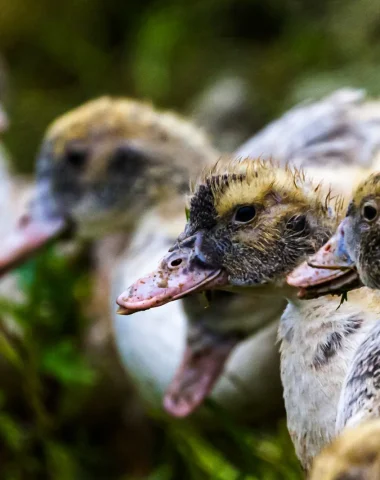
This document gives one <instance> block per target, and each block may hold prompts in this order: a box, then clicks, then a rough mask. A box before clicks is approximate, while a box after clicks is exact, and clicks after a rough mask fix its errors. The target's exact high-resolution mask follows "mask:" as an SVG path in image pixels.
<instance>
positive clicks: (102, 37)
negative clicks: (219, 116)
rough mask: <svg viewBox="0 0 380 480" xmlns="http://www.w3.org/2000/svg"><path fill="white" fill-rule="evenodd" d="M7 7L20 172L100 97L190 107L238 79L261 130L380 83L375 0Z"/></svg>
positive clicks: (5, 49)
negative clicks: (46, 136)
mask: <svg viewBox="0 0 380 480" xmlns="http://www.w3.org/2000/svg"><path fill="white" fill-rule="evenodd" d="M0 12H1V13H0V48H1V52H2V55H3V64H4V67H5V70H6V72H7V80H6V81H2V82H1V87H2V90H3V91H4V97H5V99H6V100H5V102H6V107H7V110H8V112H9V115H10V118H11V121H12V128H11V130H10V131H9V133H8V134H7V137H6V143H7V146H8V147H9V149H10V150H11V151H12V154H13V156H14V159H15V162H16V163H17V165H18V167H19V168H21V169H23V170H24V171H30V170H31V169H32V165H33V155H34V152H35V151H36V148H37V145H38V143H39V141H40V138H41V135H42V133H43V131H44V129H45V128H46V126H47V124H48V123H49V122H50V121H51V120H52V119H53V118H54V117H56V116H57V115H59V114H62V113H63V112H65V111H66V110H68V109H69V108H72V107H74V106H76V105H78V104H79V103H82V102H83V101H85V100H87V99H90V98H92V97H95V96H98V95H102V94H104V93H109V94H114V95H129V96H133V97H139V98H145V99H149V100H152V101H153V102H155V103H157V104H158V105H159V106H161V107H169V108H175V109H177V110H181V111H184V112H186V111H187V112H188V111H189V109H191V106H192V103H193V101H194V98H195V97H197V96H198V95H199V94H200V93H201V92H202V91H203V90H204V89H205V88H210V86H212V85H213V83H215V82H218V81H221V79H222V78H224V77H231V76H238V77H239V78H241V79H242V80H243V82H244V85H245V88H246V95H247V96H248V98H249V102H250V103H249V105H250V109H249V121H250V127H251V128H252V129H253V128H255V127H256V128H257V127H259V126H261V125H263V124H264V123H265V122H267V121H268V120H269V119H270V118H272V117H273V116H274V115H276V114H278V113H279V112H281V111H282V110H284V109H285V108H287V107H288V106H290V105H292V104H293V103H295V102H298V101H300V100H302V99H304V98H307V97H309V96H312V97H315V96H317V95H318V94H322V93H325V92H327V91H330V90H332V89H334V88H336V87H338V86H342V85H349V86H358V87H361V88H362V87H365V88H367V89H368V91H369V92H370V93H372V94H377V93H378V91H379V88H380V87H379V85H380V68H379V67H378V59H379V58H380V55H379V54H380V43H379V39H380V5H379V3H378V2H374V1H373V0H351V1H334V0H320V1H318V2H310V1H309V0H267V1H265V2H263V1H261V0H240V1H233V0H218V1H215V0H202V1H194V2H187V1H185V0H182V1H181V0H176V1H173V0H158V1H157V0H156V1H148V0H144V1H141V0H139V1H137V0H129V1H117V0H108V1H107V2H105V1H102V0H67V1H65V2H50V1H48V0H34V1H33V3H32V4H31V3H30V2H28V1H26V0H12V1H9V0H0ZM247 121H248V120H247ZM251 131H252V130H251Z"/></svg>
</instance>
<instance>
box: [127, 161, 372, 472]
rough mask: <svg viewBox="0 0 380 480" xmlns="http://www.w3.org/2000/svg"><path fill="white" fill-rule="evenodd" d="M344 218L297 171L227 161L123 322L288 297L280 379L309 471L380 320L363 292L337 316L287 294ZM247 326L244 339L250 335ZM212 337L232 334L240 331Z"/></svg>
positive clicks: (130, 294) (328, 303)
mask: <svg viewBox="0 0 380 480" xmlns="http://www.w3.org/2000/svg"><path fill="white" fill-rule="evenodd" d="M341 212H342V208H341V202H340V201H338V200H337V199H335V200H333V199H332V195H331V193H328V192H326V191H324V190H323V188H322V185H315V184H313V182H310V181H309V180H308V179H307V178H306V177H305V176H304V175H303V174H302V173H301V172H298V171H297V170H293V169H291V168H285V169H284V168H279V167H277V166H276V165H273V164H271V163H269V162H262V161H257V160H256V161H255V160H249V159H248V160H245V161H242V162H237V161H233V162H231V163H227V165H225V164H223V163H222V162H221V163H220V165H219V166H217V167H216V168H215V169H214V170H212V171H211V172H210V173H209V174H207V175H206V176H205V177H204V178H203V179H202V180H201V181H200V182H199V183H198V184H197V186H196V187H195V189H194V192H193V195H192V196H191V198H190V204H189V220H188V222H187V224H186V227H185V230H184V232H183V233H182V234H181V235H180V236H179V237H178V239H177V242H176V244H175V245H174V247H173V248H172V249H171V250H170V251H169V253H168V254H167V255H166V256H165V257H164V259H163V260H162V261H161V263H160V265H159V268H158V269H157V270H156V271H155V272H153V273H152V274H151V275H150V276H147V277H143V278H142V279H141V280H139V281H137V282H136V283H135V284H134V285H132V286H131V287H130V289H129V290H128V291H127V292H125V293H123V294H122V295H120V296H119V298H118V304H119V305H120V307H121V308H120V313H124V314H131V313H134V312H135V311H138V310H141V309H147V308H152V307H156V306H160V305H163V304H165V303H167V302H171V301H172V300H176V299H179V298H182V297H184V296H185V295H187V294H188V293H189V292H199V291H202V290H212V289H227V290H231V291H239V292H240V291H244V290H245V291H248V292H249V294H250V298H257V299H262V298H266V299H267V300H268V301H269V302H274V301H278V299H279V298H286V299H287V300H288V301H289V304H288V307H287V308H286V310H285V312H284V314H283V315H282V319H281V324H280V329H279V338H280V340H281V362H282V365H281V375H282V380H283V387H284V398H285V406H286V410H287V417H288V427H289V431H290V434H291V437H292V439H293V442H294V444H295V447H296V452H297V454H298V456H299V458H300V460H301V463H302V465H303V466H304V468H305V469H309V468H310V465H311V462H312V459H313V458H314V456H315V455H316V454H317V453H319V451H320V450H321V448H322V447H323V446H324V445H326V444H327V443H328V442H330V441H331V440H332V439H333V438H334V436H335V422H336V416H337V410H338V402H339V398H340V394H341V390H342V386H343V382H344V379H345V373H346V372H347V370H348V368H349V365H350V363H351V361H352V357H353V355H354V353H355V346H356V345H357V344H360V343H361V341H362V339H363V337H364V336H365V335H366V332H368V330H369V329H370V328H371V326H372V325H373V322H375V321H376V318H377V316H378V315H379V313H380V305H379V304H377V303H376V302H373V303H370V302H367V301H364V302H363V304H360V299H361V297H362V293H358V295H357V297H358V299H357V300H358V303H354V304H351V303H350V304H347V303H346V304H344V305H342V307H341V308H340V309H339V310H337V306H338V301H337V300H336V299H335V298H333V297H328V298H323V299H317V300H313V301H311V302H299V301H298V300H297V298H296V297H295V294H294V292H293V290H292V289H290V288H289V287H288V286H287V285H286V275H287V274H288V273H289V272H290V271H291V270H292V269H293V268H294V267H295V266H296V265H297V264H299V263H300V262H302V260H303V259H304V258H305V256H307V255H308V252H311V251H313V250H317V249H318V246H319V245H321V244H322V243H323V242H324V241H325V239H326V238H327V237H328V236H329V235H330V232H331V231H333V230H334V229H335V227H336V225H337V222H338V220H339V218H340V214H341ZM239 327H240V328H241V333H242V337H243V336H244V333H245V334H248V333H249V330H248V329H247V326H245V330H244V329H243V328H242V327H241V326H239V325H238V324H237V325H235V326H234V329H235V330H236V329H237V328H239ZM212 328H213V329H214V330H215V331H220V332H223V333H224V335H227V334H228V330H229V329H231V324H229V325H228V324H227V325H224V323H223V322H218V323H215V324H214V325H213V326H212ZM198 362H200V363H201V362H202V356H201V357H200V358H199V359H198ZM176 393H178V392H176ZM172 400H173V401H175V400H178V398H177V397H176V396H175V395H174V396H173V399H172Z"/></svg>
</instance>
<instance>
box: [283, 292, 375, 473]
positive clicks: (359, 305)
mask: <svg viewBox="0 0 380 480" xmlns="http://www.w3.org/2000/svg"><path fill="white" fill-rule="evenodd" d="M352 297H353V298H352V299H350V302H348V303H347V302H345V303H344V304H342V305H341V306H340V307H339V309H337V307H338V305H339V300H338V299H337V298H334V297H330V296H329V297H324V298H320V299H316V300H310V301H308V302H300V301H297V300H295V301H293V302H292V301H291V302H290V303H289V305H288V306H287V308H286V310H285V312H284V314H283V316H282V318H281V323H280V328H279V339H280V340H281V377H282V383H283V386H284V399H285V407H286V412H287V423H288V428H289V432H290V435H291V438H292V440H293V443H294V445H295V448H296V452H297V455H298V457H299V458H300V460H301V462H302V464H303V465H304V467H305V468H306V469H309V468H310V466H311V463H312V460H313V458H314V457H315V455H317V454H318V453H319V452H320V450H321V449H322V448H323V447H324V446H325V445H326V444H328V443H330V442H331V440H332V439H333V438H335V436H336V434H337V433H339V432H340V431H341V430H342V425H341V422H340V420H339V416H340V408H341V407H340V398H341V395H342V392H344V384H345V379H346V378H347V373H348V372H349V370H350V367H351V365H352V364H353V361H354V357H355V355H356V353H357V351H358V349H359V348H360V346H361V344H362V343H363V341H364V340H365V339H366V338H367V337H368V335H369V333H370V332H371V331H372V329H373V327H374V326H375V325H376V324H377V319H378V318H379V315H380V296H379V295H377V294H376V293H375V294H374V293H373V292H371V291H370V290H369V289H365V288H364V289H360V290H358V291H357V293H355V294H354V295H352ZM370 299H372V301H370ZM337 417H338V421H337Z"/></svg>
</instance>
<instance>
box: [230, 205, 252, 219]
mask: <svg viewBox="0 0 380 480" xmlns="http://www.w3.org/2000/svg"><path fill="white" fill-rule="evenodd" d="M255 215H256V208H255V207H254V206H253V205H245V206H244V207H239V208H238V209H237V210H236V212H235V218H234V220H235V222H238V223H248V222H250V221H251V220H253V219H254V218H255Z"/></svg>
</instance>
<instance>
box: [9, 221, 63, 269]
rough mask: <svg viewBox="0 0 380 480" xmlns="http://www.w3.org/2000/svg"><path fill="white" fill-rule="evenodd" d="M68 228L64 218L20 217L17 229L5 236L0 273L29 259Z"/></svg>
mask: <svg viewBox="0 0 380 480" xmlns="http://www.w3.org/2000/svg"><path fill="white" fill-rule="evenodd" d="M66 228H67V222H66V221H65V220H64V219H63V218H52V219H46V220H40V219H39V220H35V219H33V218H32V217H30V216H24V217H22V218H21V219H20V221H19V223H18V225H17V227H16V228H15V230H14V231H13V232H12V233H11V234H10V235H9V236H8V238H5V240H4V241H3V243H2V246H1V252H0V274H1V275H3V274H5V273H6V272H8V271H9V270H11V269H12V268H14V267H16V266H17V265H19V264H21V263H23V262H24V261H25V260H27V259H28V258H29V257H30V256H31V255H33V253H34V252H36V251H38V250H39V249H40V248H42V247H43V246H44V245H46V244H47V243H48V242H50V241H51V240H54V239H55V238H57V237H58V236H60V235H61V234H62V233H63V232H64V231H65V230H66Z"/></svg>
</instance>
